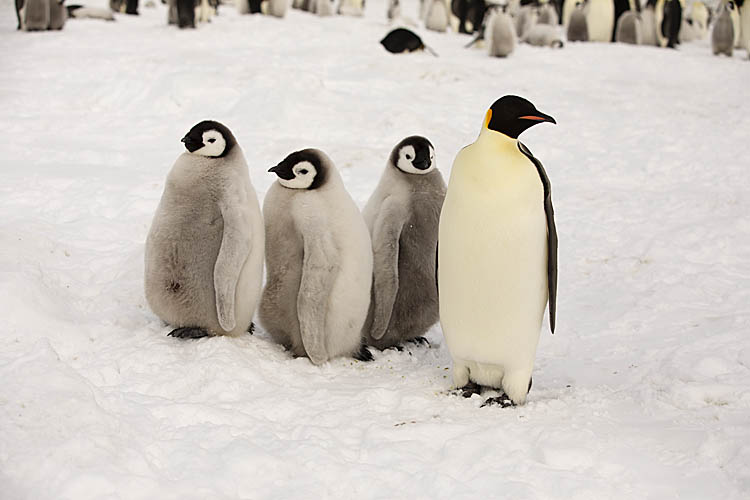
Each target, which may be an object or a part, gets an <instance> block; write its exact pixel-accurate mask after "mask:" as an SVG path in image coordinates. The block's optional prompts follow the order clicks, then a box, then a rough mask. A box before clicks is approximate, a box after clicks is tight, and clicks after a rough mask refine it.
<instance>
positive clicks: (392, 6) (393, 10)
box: [386, 0, 401, 21]
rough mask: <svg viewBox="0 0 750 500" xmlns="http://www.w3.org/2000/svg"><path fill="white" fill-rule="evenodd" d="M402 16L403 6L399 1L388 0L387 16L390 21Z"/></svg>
mask: <svg viewBox="0 0 750 500" xmlns="http://www.w3.org/2000/svg"><path fill="white" fill-rule="evenodd" d="M400 16H401V6H400V5H399V3H398V0H389V1H388V12H387V13H386V17H387V18H388V20H389V21H393V20H394V19H398V18H399V17H400Z"/></svg>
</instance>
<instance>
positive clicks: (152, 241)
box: [145, 121, 264, 338]
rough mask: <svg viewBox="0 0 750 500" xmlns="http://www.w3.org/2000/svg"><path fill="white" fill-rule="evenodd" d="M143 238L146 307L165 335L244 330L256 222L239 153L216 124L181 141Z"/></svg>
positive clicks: (255, 263)
mask: <svg viewBox="0 0 750 500" xmlns="http://www.w3.org/2000/svg"><path fill="white" fill-rule="evenodd" d="M182 142H183V143H184V144H185V148H186V149H187V152H185V153H183V154H181V155H180V156H179V157H178V158H177V161H176V162H175V164H174V166H173V167H172V170H171V171H170V172H169V175H168V177H167V182H166V185H165V187H164V194H163V195H162V197H161V201H160V202H159V207H158V208H157V209H156V215H154V220H153V222H152V224H151V230H150V231H149V233H148V238H147V239H146V272H145V288H146V300H147V301H148V304H149V306H151V309H152V310H153V311H154V313H156V315H157V316H159V317H160V318H161V319H162V320H164V321H165V322H167V323H169V324H170V325H173V326H175V327H176V328H175V329H174V330H172V332H171V333H170V335H172V336H173V337H179V338H198V337H205V336H208V335H233V336H234V335H240V334H242V333H243V332H246V331H248V328H249V327H250V325H251V322H252V319H253V313H254V312H255V309H256V306H257V304H258V300H259V299H260V291H261V284H262V281H263V248H264V237H263V218H262V216H261V213H260V205H259V204H258V198H257V196H256V195H255V189H254V188H253V185H252V184H251V182H250V176H249V175H248V170H247V163H245V157H244V155H243V154H242V149H241V148H240V146H239V144H237V140H236V139H235V138H234V135H232V132H231V131H230V130H229V129H228V128H227V127H226V126H224V125H222V124H221V123H218V122H215V121H203V122H200V123H198V124H197V125H195V126H194V127H193V128H192V129H190V131H189V132H188V133H187V135H185V137H183V138H182Z"/></svg>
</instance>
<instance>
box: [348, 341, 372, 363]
mask: <svg viewBox="0 0 750 500" xmlns="http://www.w3.org/2000/svg"><path fill="white" fill-rule="evenodd" d="M353 357H354V359H356V360H359V361H373V360H374V359H375V358H373V357H372V353H371V352H370V349H368V348H367V346H366V345H362V347H361V348H360V349H359V351H357V352H355V353H354V356H353Z"/></svg>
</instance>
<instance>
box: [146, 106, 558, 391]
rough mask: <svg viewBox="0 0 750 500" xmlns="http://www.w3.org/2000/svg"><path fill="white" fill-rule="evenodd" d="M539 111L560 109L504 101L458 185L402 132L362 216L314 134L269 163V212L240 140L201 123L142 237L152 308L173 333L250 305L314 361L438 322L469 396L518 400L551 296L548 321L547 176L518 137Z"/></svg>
mask: <svg viewBox="0 0 750 500" xmlns="http://www.w3.org/2000/svg"><path fill="white" fill-rule="evenodd" d="M544 121H547V122H551V123H555V120H554V119H553V118H552V117H550V116H549V115H545V114H544V113H541V112H540V111H538V110H537V109H536V108H535V107H534V106H533V104H531V103H530V102H529V101H527V100H525V99H523V98H521V97H517V96H505V97H503V98H501V99H499V100H498V101H497V102H495V103H494V104H493V105H492V107H491V108H490V110H489V111H488V112H487V114H486V119H485V121H484V127H483V129H482V131H481V133H480V136H479V139H478V140H477V141H476V142H475V143H474V144H472V145H469V146H467V147H466V148H464V149H463V150H462V151H461V152H459V154H458V156H457V157H456V160H455V162H454V166H453V172H452V174H451V181H450V183H449V185H448V186H446V184H445V181H444V180H443V177H442V175H441V173H440V171H439V170H438V169H437V165H436V162H435V147H434V145H433V144H432V143H431V142H430V140H429V139H427V138H426V137H422V136H409V137H406V138H404V139H403V140H401V141H400V142H398V143H397V144H396V145H395V146H394V147H393V148H392V149H391V152H390V154H389V155H388V157H387V160H386V162H385V168H384V169H383V171H382V174H381V178H380V181H379V183H378V185H377V187H376V188H375V190H374V192H373V193H372V195H371V196H370V199H369V200H368V201H367V203H366V205H365V207H364V209H363V211H362V212H360V210H359V209H358V207H357V205H356V204H355V202H354V200H353V199H352V198H351V196H350V195H349V193H348V192H347V190H346V188H345V186H344V183H343V181H342V179H341V176H340V175H339V172H338V169H337V168H336V166H335V164H334V162H333V160H332V159H331V158H329V157H328V156H327V155H326V154H325V153H324V152H323V151H321V150H318V149H309V148H308V149H303V150H299V151H295V152H293V153H291V154H289V155H287V156H286V157H285V158H284V159H283V160H281V161H280V162H279V163H278V164H277V165H275V166H273V167H271V168H270V169H269V170H268V172H269V173H271V174H273V175H275V176H276V182H275V183H274V184H273V185H272V186H271V188H270V189H269V190H268V192H267V194H266V196H265V200H264V203H263V210H262V212H261V210H260V206H259V203H258V198H257V196H256V194H255V189H254V187H253V185H252V182H251V180H250V176H249V173H248V166H247V163H246V160H245V156H244V153H243V151H242V148H241V146H240V144H239V143H238V141H237V138H236V137H235V135H234V134H233V132H232V131H231V130H230V129H229V128H228V127H226V126H225V125H224V124H222V123H219V122H216V121H210V120H207V121H202V122H200V123H198V124H196V125H195V126H193V127H192V128H191V129H190V130H189V131H188V132H187V133H186V134H185V136H184V137H183V138H182V139H181V142H182V143H183V144H184V148H185V151H184V152H183V153H182V154H180V155H179V156H178V157H177V159H176V161H175V163H174V165H173V166H172V168H171V170H170V171H169V174H168V176H167V179H166V183H165V186H164V191H163V193H162V197H161V200H160V202H159V205H158V207H157V209H156V212H155V214H154V217H153V221H152V223H151V226H150V229H149V232H148V236H147V238H146V244H145V255H144V259H145V268H144V290H145V296H146V300H147V302H148V304H149V307H150V308H151V310H152V311H153V312H154V313H155V314H156V315H157V316H158V317H159V318H160V319H161V320H162V321H164V322H165V323H166V324H167V325H169V327H170V332H169V335H170V336H173V337H177V338H180V339H197V338H201V337H210V336H217V335H227V336H238V335H242V334H244V333H246V332H250V333H252V332H253V330H254V323H253V319H254V317H255V316H256V313H257V319H258V321H259V324H260V326H262V328H263V329H264V331H265V332H267V333H268V334H269V335H270V337H271V338H272V339H273V340H274V341H275V342H277V343H279V344H281V345H282V346H284V347H285V349H286V350H287V351H288V352H289V353H290V354H291V355H292V356H294V357H306V358H308V359H309V360H310V362H311V363H313V364H315V365H320V364H323V363H326V362H328V361H330V360H332V359H335V358H338V357H351V358H355V359H357V360H360V361H372V360H373V356H372V353H371V351H370V350H369V348H368V347H374V348H377V349H381V350H382V349H389V348H396V349H401V348H402V346H403V344H404V343H405V342H413V343H420V344H429V342H428V341H427V340H426V339H425V338H424V337H423V335H424V334H425V333H426V332H427V330H428V329H429V328H430V327H432V326H433V325H435V324H436V323H437V322H438V321H440V322H441V324H442V326H443V331H444V334H445V338H446V340H447V343H448V347H449V349H450V352H451V355H452V357H453V359H454V377H453V378H454V382H455V386H456V388H457V389H459V390H460V393H461V394H464V395H470V394H473V393H475V392H481V390H482V389H484V388H487V389H490V390H497V391H500V392H502V395H501V396H499V397H495V398H490V399H488V400H487V401H486V404H493V403H500V404H501V405H503V406H510V405H515V404H523V403H524V402H525V401H526V394H527V392H528V389H529V387H530V380H531V371H532V368H533V363H534V357H535V351H536V344H537V341H538V338H539V333H540V330H541V324H542V317H543V315H544V310H545V306H546V304H547V303H548V302H549V307H550V325H551V329H552V330H553V331H554V326H555V323H554V322H555V297H556V283H557V272H556V269H557V235H556V231H555V225H554V214H553V212H552V202H551V193H550V183H549V180H548V178H547V176H546V174H545V171H544V168H543V167H542V165H541V162H539V160H537V159H536V158H534V157H533V156H532V155H531V153H530V152H529V150H528V149H527V148H526V147H525V146H524V145H522V144H521V143H519V142H518V135H519V134H520V133H521V132H523V130H525V129H526V128H528V127H531V126H533V125H536V124H538V123H541V122H544ZM478 179H481V180H478ZM485 219H488V220H485ZM489 219H491V221H490V220H489ZM490 222H491V223H490ZM479 227H483V228H484V229H482V230H477V229H478V228H479ZM488 228H489V229H488ZM264 262H265V269H266V278H265V284H264V279H263V268H264V266H263V264H264ZM488 269H494V271H493V272H492V273H488V272H487V270H488ZM519 271H520V272H519ZM497 304H500V306H499V307H501V308H502V310H501V311H500V312H499V313H498V311H497V307H498V306H497Z"/></svg>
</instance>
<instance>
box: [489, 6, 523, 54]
mask: <svg viewBox="0 0 750 500" xmlns="http://www.w3.org/2000/svg"><path fill="white" fill-rule="evenodd" d="M489 38H490V40H489V46H488V47H489V48H488V51H489V54H490V55H491V56H493V57H507V56H508V55H510V54H511V52H513V49H514V48H515V45H516V32H515V29H514V27H513V21H512V20H511V18H510V16H509V15H508V14H506V13H505V9H503V10H502V11H498V12H497V13H495V14H494V15H493V16H492V18H491V20H490V37H489Z"/></svg>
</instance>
